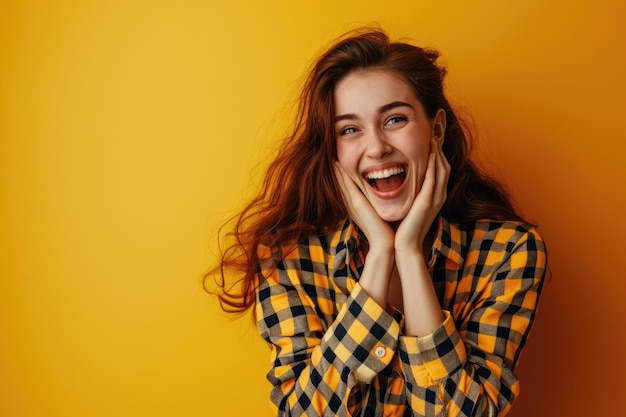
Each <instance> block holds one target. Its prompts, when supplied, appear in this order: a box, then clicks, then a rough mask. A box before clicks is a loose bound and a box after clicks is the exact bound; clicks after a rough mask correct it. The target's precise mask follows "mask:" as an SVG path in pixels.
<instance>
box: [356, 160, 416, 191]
mask: <svg viewBox="0 0 626 417" xmlns="http://www.w3.org/2000/svg"><path fill="white" fill-rule="evenodd" d="M364 176H365V177H366V178H367V181H368V182H369V184H370V186H371V187H372V188H373V189H375V190H376V191H380V192H388V191H393V190H396V189H398V188H400V187H401V186H402V184H403V183H404V180H405V178H406V168H405V167H403V166H396V167H392V168H388V169H381V170H378V171H370V172H368V173H366V174H365V175H364Z"/></svg>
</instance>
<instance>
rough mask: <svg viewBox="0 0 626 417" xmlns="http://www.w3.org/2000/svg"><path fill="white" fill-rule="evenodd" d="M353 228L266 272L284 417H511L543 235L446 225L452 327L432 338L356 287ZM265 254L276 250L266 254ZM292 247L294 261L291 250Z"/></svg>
mask: <svg viewBox="0 0 626 417" xmlns="http://www.w3.org/2000/svg"><path fill="white" fill-rule="evenodd" d="M361 248H362V246H361V244H360V237H359V234H358V231H357V230H356V228H355V226H354V225H353V224H352V223H351V222H350V221H349V220H347V221H346V223H345V224H344V226H343V227H342V228H341V229H339V230H337V231H335V232H333V233H330V234H328V235H326V236H321V237H311V238H309V239H308V240H307V241H306V242H304V243H302V244H300V245H297V246H293V247H290V248H278V250H274V254H273V258H274V259H281V258H282V260H281V261H280V262H279V263H278V266H277V267H274V264H275V262H273V261H272V260H268V261H267V262H266V263H264V264H262V265H261V269H260V274H261V275H262V276H261V277H260V278H261V280H260V281H261V282H260V286H259V289H258V292H257V305H256V314H257V319H258V325H259V330H260V332H261V336H262V337H263V338H264V339H265V340H266V341H267V342H268V343H269V345H270V348H271V355H272V367H271V370H270V371H269V372H268V374H267V377H268V380H269V381H270V382H271V383H272V384H273V386H274V388H273V390H272V394H271V403H272V405H273V407H274V408H275V409H276V411H277V415H279V416H303V415H306V416H322V415H323V416H337V415H338V416H349V415H351V416H439V415H442V416H496V415H498V416H502V415H504V414H506V412H508V410H509V409H510V406H511V404H512V402H513V400H514V399H515V397H516V395H517V394H518V392H519V383H518V380H517V378H516V376H515V374H514V373H513V369H514V367H515V365H516V364H517V361H518V358H519V355H520V352H521V350H522V347H523V346H524V343H525V341H526V338H527V336H528V332H529V330H530V328H531V325H532V322H533V319H534V316H535V310H536V307H537V302H538V298H539V295H540V293H541V287H542V283H543V277H544V270H545V264H546V254H545V247H544V244H543V241H542V240H541V237H540V236H539V234H538V233H537V231H536V230H535V229H533V228H529V227H526V226H524V225H522V224H519V223H513V222H504V223H503V222H491V221H481V222H476V223H470V224H461V225H458V224H451V223H449V222H448V221H446V219H444V218H442V217H440V218H439V220H438V232H437V238H436V240H435V244H434V245H433V248H432V252H431V256H430V259H429V268H430V271H431V275H432V279H433V283H434V285H435V289H436V291H437V294H438V295H439V301H440V304H441V307H442V309H443V311H444V316H445V320H444V322H443V323H442V324H441V326H439V327H438V328H437V329H435V331H434V332H433V333H432V334H430V335H427V336H424V337H419V338H417V337H410V336H404V335H403V334H402V323H403V318H402V315H401V314H400V313H398V312H397V311H396V312H395V314H389V313H388V311H393V309H392V308H389V309H385V308H382V307H381V306H379V305H378V304H377V303H376V302H375V301H374V300H372V299H371V298H370V297H369V296H368V295H367V293H366V292H365V291H364V290H363V289H362V288H361V286H360V285H359V284H358V280H359V277H360V274H361V271H362V269H363V260H364V254H363V252H362V250H361ZM260 250H261V251H263V252H264V253H265V254H267V253H269V249H268V248H265V247H262V248H261V249H260ZM283 251H284V253H283Z"/></svg>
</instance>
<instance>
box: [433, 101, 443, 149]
mask: <svg viewBox="0 0 626 417" xmlns="http://www.w3.org/2000/svg"><path fill="white" fill-rule="evenodd" d="M433 137H434V138H435V140H436V141H437V142H440V143H441V142H443V139H444V138H445V137H446V112H445V110H444V109H439V110H437V114H435V117H434V118H433Z"/></svg>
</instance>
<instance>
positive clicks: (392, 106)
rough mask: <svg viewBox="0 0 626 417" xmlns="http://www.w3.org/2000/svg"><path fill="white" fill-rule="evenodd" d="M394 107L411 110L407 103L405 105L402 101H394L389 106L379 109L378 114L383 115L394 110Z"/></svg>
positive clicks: (411, 107)
mask: <svg viewBox="0 0 626 417" xmlns="http://www.w3.org/2000/svg"><path fill="white" fill-rule="evenodd" d="M396 107H409V108H410V109H413V106H411V105H410V104H409V103H406V102H404V101H394V102H391V103H389V104H385V105H384V106H382V107H381V108H379V109H378V113H379V114H380V113H384V112H386V111H389V110H391V109H395V108H396Z"/></svg>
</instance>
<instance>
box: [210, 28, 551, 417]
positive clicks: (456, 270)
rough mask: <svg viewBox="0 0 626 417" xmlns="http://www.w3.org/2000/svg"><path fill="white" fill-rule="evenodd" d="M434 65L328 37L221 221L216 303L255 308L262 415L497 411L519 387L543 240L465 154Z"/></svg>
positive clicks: (394, 50) (357, 36)
mask: <svg viewBox="0 0 626 417" xmlns="http://www.w3.org/2000/svg"><path fill="white" fill-rule="evenodd" d="M437 56H438V54H437V52H436V51H433V50H429V49H422V48H419V47H416V46H412V45H409V44H406V43H393V42H390V41H389V39H388V37H387V36H386V35H385V34H384V33H383V32H382V31H379V30H369V31H362V32H358V33H354V34H352V35H350V36H349V37H345V38H343V39H342V40H340V41H338V42H337V43H336V44H335V45H333V46H332V47H331V48H330V49H329V50H328V51H327V52H326V53H325V54H323V55H322V56H321V57H320V58H319V59H318V61H317V62H316V64H315V65H314V67H313V69H312V70H311V72H310V74H309V76H308V79H307V81H306V84H305V86H304V90H303V92H302V96H301V106H300V110H299V113H298V116H297V119H296V123H295V128H294V130H293V133H292V134H291V136H289V137H288V138H287V140H286V141H285V142H284V144H283V146H282V148H281V150H280V152H279V153H278V155H277V157H276V158H275V160H274V161H273V163H272V164H271V165H270V166H269V169H268V172H267V176H266V178H265V182H264V186H263V189H262V190H261V192H260V193H259V195H258V197H257V198H256V199H254V200H253V201H252V202H250V203H249V205H248V206H247V207H246V209H245V210H244V211H243V212H242V213H241V214H240V215H239V216H238V217H237V218H236V224H235V227H234V229H233V232H232V236H234V237H235V238H236V240H235V243H233V244H232V245H231V246H230V247H228V248H226V249H225V250H224V252H223V255H222V258H221V263H220V266H219V267H218V269H216V271H217V272H218V276H219V277H221V279H222V280H221V284H222V288H223V290H222V293H221V294H220V299H221V301H222V305H223V306H224V308H225V309H227V310H230V311H232V310H235V311H245V310H246V309H248V308H250V307H253V306H254V308H255V310H254V311H255V317H256V319H257V322H258V327H259V330H260V333H261V336H262V337H263V338H264V339H265V340H266V341H267V342H268V344H269V346H270V348H271V359H272V367H271V370H270V371H269V373H268V375H267V377H268V380H269V381H270V382H271V383H272V385H273V387H274V388H273V390H272V393H271V403H272V405H273V408H274V409H275V410H276V413H277V415H279V416H303V415H307V416H320V415H328V416H331V415H332V416H336V415H339V416H347V415H351V416H383V415H384V416H441V415H446V416H496V415H498V416H502V415H504V414H506V413H507V412H508V411H509V410H510V407H511V404H512V402H513V400H514V399H515V397H516V396H517V394H518V392H519V383H518V380H517V378H516V376H515V374H514V368H515V366H516V364H517V362H518V359H519V355H520V352H521V350H522V347H523V346H524V343H525V342H526V338H527V336H528V333H529V331H530V328H531V325H532V323H533V319H534V316H535V310H536V308H537V302H538V298H539V294H540V292H541V287H542V282H543V277H544V270H545V265H546V253H545V247H544V244H543V241H542V239H541V237H540V236H539V234H538V233H537V231H536V230H535V228H534V227H533V226H532V225H530V224H528V223H527V222H525V221H524V219H522V218H521V217H520V216H519V215H518V214H517V213H516V211H515V210H514V208H513V206H512V204H511V203H510V201H509V199H508V198H507V196H506V194H505V193H504V192H503V190H502V188H501V187H500V186H499V185H498V184H497V183H496V182H495V181H494V180H492V179H490V178H488V177H487V176H485V175H483V174H481V173H480V172H479V170H478V169H477V168H476V166H475V165H474V164H473V163H472V161H471V160H470V157H469V149H470V136H469V134H468V132H467V130H465V129H464V128H463V125H462V124H461V122H460V120H459V119H458V118H457V116H456V115H455V113H454V111H453V110H452V109H451V108H450V105H449V103H448V101H447V99H446V98H445V96H444V94H443V85H442V82H443V78H444V75H445V70H444V69H443V68H441V67H439V66H438V65H437V64H436V59H437ZM227 270H230V271H235V273H240V275H239V276H240V277H241V279H240V280H239V282H238V285H235V286H230V285H228V284H227V282H226V281H227V280H226V278H225V271H227ZM214 272H215V271H214ZM208 276H210V274H207V277H208ZM229 288H230V289H229Z"/></svg>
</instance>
